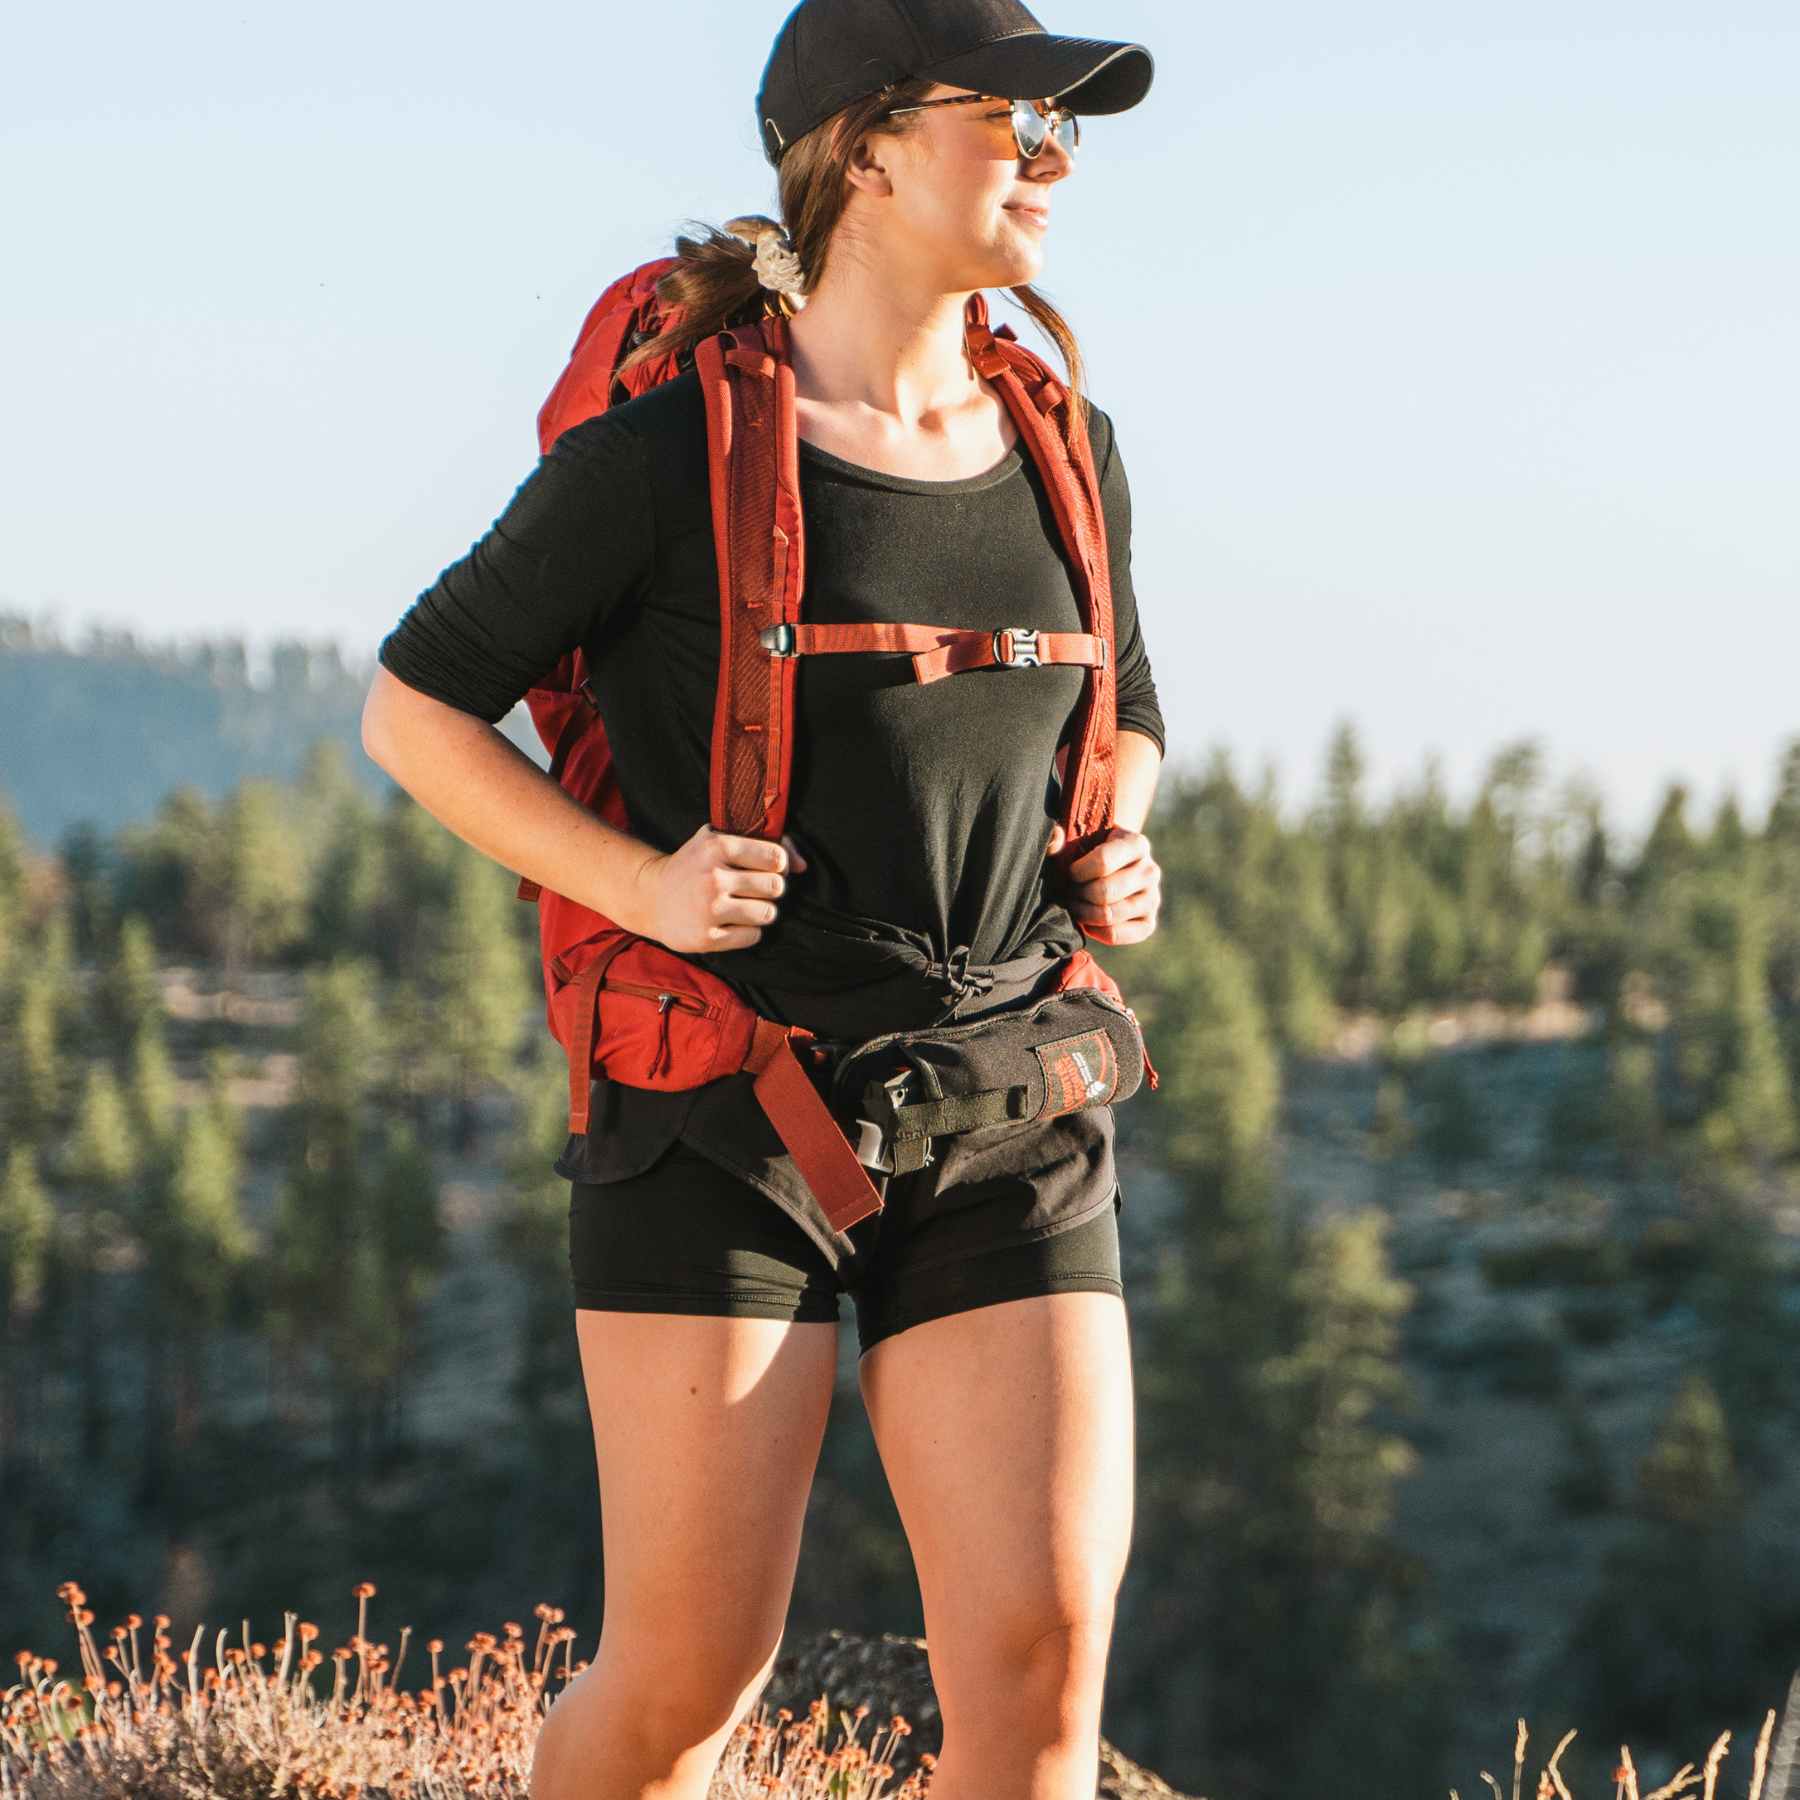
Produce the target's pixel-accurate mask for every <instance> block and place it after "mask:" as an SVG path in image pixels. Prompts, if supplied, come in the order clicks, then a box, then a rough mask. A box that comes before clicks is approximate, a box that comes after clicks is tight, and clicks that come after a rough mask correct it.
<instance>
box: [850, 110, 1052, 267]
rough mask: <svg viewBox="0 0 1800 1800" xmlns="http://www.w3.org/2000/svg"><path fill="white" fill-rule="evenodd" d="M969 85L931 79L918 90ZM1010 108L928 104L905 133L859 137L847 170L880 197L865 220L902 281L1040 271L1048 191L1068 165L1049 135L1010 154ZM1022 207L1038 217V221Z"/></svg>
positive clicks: (1014, 146)
mask: <svg viewBox="0 0 1800 1800" xmlns="http://www.w3.org/2000/svg"><path fill="white" fill-rule="evenodd" d="M974 91H975V90H973V89H970V88H959V87H949V86H946V85H944V84H942V83H939V84H938V85H936V86H934V87H933V88H932V90H931V92H930V93H928V94H927V95H925V98H926V99H927V100H937V99H942V98H945V97H947V96H949V95H953V94H967V93H972V92H974ZM1011 112H1012V103H1011V102H1010V101H1008V100H972V101H970V102H969V104H968V105H966V106H934V107H931V108H930V109H929V110H927V111H925V112H920V113H909V114H907V115H905V117H906V120H907V121H908V122H910V124H911V126H912V129H911V130H910V131H907V132H904V133H902V134H901V135H899V136H890V135H887V134H885V133H875V134H872V135H871V136H870V137H868V138H867V139H866V140H865V141H864V145H863V147H862V148H861V149H860V150H859V152H858V156H857V159H856V162H855V164H853V166H852V176H851V178H852V179H853V180H855V181H856V182H857V185H858V186H860V187H864V188H865V189H867V190H868V191H869V192H870V193H871V194H873V195H880V196H882V198H881V201H880V204H879V205H877V206H876V207H874V208H873V209H872V210H873V212H874V213H875V214H876V215H877V217H876V218H875V219H874V220H872V221H871V222H872V223H873V224H874V226H875V230H876V232H877V234H878V242H879V244H880V246H881V254H882V255H883V257H884V260H886V261H887V262H888V265H889V266H890V267H893V268H896V269H899V270H904V271H905V272H906V278H907V279H908V281H909V282H910V281H912V280H920V281H926V280H929V281H930V282H931V283H932V284H933V285H934V286H935V287H936V288H937V289H938V290H939V291H940V292H944V293H954V292H959V291H962V290H964V289H973V288H986V287H1016V286H1018V285H1019V284H1020V283H1022V282H1027V281H1032V280H1035V279H1036V278H1037V276H1038V274H1039V272H1040V271H1041V270H1042V268H1043V266H1044V251H1045V246H1046V244H1047V243H1048V241H1049V237H1050V233H1051V232H1052V231H1053V230H1054V229H1055V227H1054V225H1053V224H1052V223H1051V222H1050V219H1051V218H1052V217H1053V216H1054V214H1055V210H1056V209H1055V207H1054V206H1053V205H1052V203H1051V190H1052V189H1053V188H1054V187H1055V186H1056V184H1057V183H1058V182H1059V181H1061V180H1062V179H1063V177H1064V176H1066V175H1068V174H1070V173H1071V172H1072V171H1073V169H1074V166H1075V165H1074V160H1073V158H1072V157H1071V156H1070V154H1069V152H1068V151H1067V150H1065V149H1064V148H1063V146H1062V145H1061V144H1060V143H1059V142H1058V141H1057V139H1056V138H1055V137H1054V136H1052V137H1051V138H1050V139H1049V141H1048V142H1047V143H1046V144H1045V145H1044V148H1043V149H1042V150H1041V151H1039V152H1038V154H1037V155H1036V156H1034V157H1031V158H1029V159H1027V158H1025V157H1022V156H1020V154H1019V147H1018V144H1017V143H1016V142H1015V140H1014V138H1013V129H1012V119H1011ZM880 172H884V173H885V176H886V185H885V187H884V186H883V185H882V183H881V181H880V179H879V173H880ZM1024 206H1031V207H1037V208H1042V209H1043V210H1044V212H1045V213H1046V214H1047V215H1048V216H1047V217H1046V218H1045V220H1044V222H1043V223H1039V222H1037V221H1036V220H1034V219H1032V218H1031V217H1029V216H1027V214H1026V213H1024V212H1023V211H1021V210H1020V208H1021V207H1024Z"/></svg>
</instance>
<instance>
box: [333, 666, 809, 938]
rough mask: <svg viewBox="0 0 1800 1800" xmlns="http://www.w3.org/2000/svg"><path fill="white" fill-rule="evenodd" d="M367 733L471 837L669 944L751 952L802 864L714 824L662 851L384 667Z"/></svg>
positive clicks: (786, 847)
mask: <svg viewBox="0 0 1800 1800" xmlns="http://www.w3.org/2000/svg"><path fill="white" fill-rule="evenodd" d="M362 739H363V749H364V750H366V751H367V752H368V754H369V757H370V760H371V761H373V762H375V763H378V764H379V765H380V766H381V767H382V768H384V769H385V770H387V772H388V773H389V774H390V775H391V776H393V778H394V779H395V780H396V781H397V782H399V784H400V785H401V786H402V787H403V788H405V790H406V791H407V792H408V793H409V794H411V795H412V797H413V798H414V799H415V800H417V801H418V803H419V804H420V805H421V806H422V807H424V808H425V810H426V811H427V812H428V813H430V814H431V815H432V817H433V818H435V819H436V820H437V821H438V822H439V823H440V824H441V825H443V826H445V827H446V828H447V829H448V830H450V831H452V832H454V833H455V834H456V835H457V836H458V837H459V838H461V839H462V840H463V842H464V843H466V844H472V845H474V847H475V848H476V849H477V850H479V851H481V853H482V854H483V855H484V856H488V857H491V858H492V859H493V860H494V861H495V862H497V863H499V864H500V865H501V866H502V867H503V868H508V869H511V870H513V871H514V872H515V873H517V874H520V875H526V876H529V877H530V878H531V879H532V880H533V881H535V882H537V883H538V885H539V886H540V887H544V888H548V889H549V890H550V891H551V892H552V893H555V894H564V895H567V896H568V898H569V899H571V900H574V901H578V902H579V903H580V904H581V905H583V906H589V907H592V908H593V909H594V911H596V912H598V913H601V914H603V915H604V916H605V917H606V918H608V919H611V920H612V921H613V923H614V924H615V925H623V926H624V927H625V929H626V930H627V931H634V932H636V933H637V934H638V935H639V936H640V937H647V938H655V939H656V940H657V941H658V942H660V943H663V944H666V945H668V947H669V948H670V949H671V950H679V951H684V952H686V951H720V950H742V949H746V948H748V947H749V946H750V945H751V944H754V943H756V942H757V941H758V940H759V939H760V938H761V937H762V934H763V930H764V928H765V927H766V926H768V925H770V924H772V923H773V922H774V920H775V917H776V915H777V913H778V912H779V910H780V909H779V907H778V906H777V905H776V902H777V901H778V900H779V899H780V898H781V896H782V894H783V893H785V892H786V891H787V870H788V867H789V859H790V857H791V858H792V859H793V866H794V867H795V868H797V869H799V870H800V871H801V873H804V872H805V870H806V858H805V857H804V856H801V855H800V854H799V851H798V849H797V848H796V847H795V845H794V842H793V840H792V838H790V837H788V836H787V835H786V834H785V833H784V834H783V836H782V839H781V841H780V843H778V844H772V843H770V842H768V841H767V840H766V839H764V838H754V837H742V836H739V835H737V834H736V833H733V832H729V831H715V830H714V829H713V827H712V823H711V821H710V820H707V821H703V822H702V823H701V824H700V825H699V826H697V827H696V828H695V831H694V834H693V836H692V837H690V838H689V839H688V841H687V842H686V843H685V844H683V845H682V846H681V847H680V848H679V849H677V850H674V851H671V852H669V853H668V854H664V853H663V852H662V851H660V850H657V849H654V848H653V847H652V846H651V845H649V844H646V843H644V842H643V841H642V840H641V839H639V838H635V837H633V836H632V835H631V834H630V833H629V832H624V831H619V830H617V829H615V828H614V827H613V826H611V825H608V824H607V823H606V821H605V820H604V819H601V818H599V817H598V816H597V815H596V814H594V813H592V812H590V811H589V810H588V809H587V808H586V807H585V806H583V805H582V803H581V802H580V801H579V800H577V799H575V798H574V796H573V795H571V794H569V793H566V792H565V791H564V790H563V788H562V787H561V786H559V785H558V784H557V783H556V782H554V781H552V780H551V779H550V776H549V774H548V772H547V771H546V770H543V769H540V768H539V767H538V766H537V764H536V763H534V762H533V761H532V760H531V758H530V757H528V756H527V755H525V753H524V752H523V751H522V750H520V749H519V748H518V746H517V745H515V744H514V743H513V742H512V740H511V739H510V738H508V737H506V736H504V735H503V734H502V733H501V732H500V731H498V730H497V729H496V728H495V727H494V726H492V725H490V724H488V722H487V721H486V720H485V719H483V718H480V717H478V716H477V715H476V714H474V713H469V712H464V711H463V710H462V709H461V708H460V707H455V706H451V705H450V704H448V702H446V701H442V700H434V699H433V698H432V697H431V696H430V695H429V694H423V693H420V692H419V691H418V690H417V689H416V688H412V687H409V686H408V685H407V684H406V683H405V682H404V681H402V680H401V679H400V678H399V676H397V675H396V674H394V673H393V671H392V670H391V669H388V668H387V667H385V666H384V665H381V664H377V666H376V673H375V682H374V685H373V686H372V687H371V688H370V689H369V696H368V698H367V699H366V700H365V701H364V702H363V717H362Z"/></svg>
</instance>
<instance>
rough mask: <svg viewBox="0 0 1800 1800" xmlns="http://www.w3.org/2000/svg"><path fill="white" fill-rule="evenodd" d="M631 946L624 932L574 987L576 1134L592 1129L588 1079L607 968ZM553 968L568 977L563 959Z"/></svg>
mask: <svg viewBox="0 0 1800 1800" xmlns="http://www.w3.org/2000/svg"><path fill="white" fill-rule="evenodd" d="M630 942H631V938H630V937H629V936H628V935H627V934H625V933H623V932H621V933H620V934H619V936H618V937H617V938H615V939H614V940H613V941H612V943H610V944H608V945H607V946H606V948H605V949H604V950H602V951H601V952H600V954H599V955H598V956H596V957H595V958H594V960H593V961H592V962H591V963H589V964H588V966H587V967H586V968H585V969H583V970H582V971H581V973H580V974H579V975H577V976H576V977H575V979H574V981H573V982H572V983H571V984H570V985H571V986H572V987H573V988H574V990H575V992H576V993H577V994H579V995H580V996H581V999H580V1003H579V1004H578V1005H577V1006H576V1008H575V1021H574V1024H573V1025H572V1027H571V1028H570V1030H571V1035H570V1038H569V1129H570V1130H571V1131H574V1132H585V1131H586V1130H587V1128H588V1079H589V1076H590V1074H591V1073H592V1066H593V1060H594V1036H595V1033H596V1032H597V1030H598V1028H599V1023H600V981H601V978H602V977H603V976H604V975H605V974H606V966H607V964H608V963H610V962H611V961H612V959H613V958H614V957H615V956H617V955H618V954H619V952H620V951H621V950H623V949H624V948H625V946H626V945H627V944H629V943H630ZM551 967H552V968H554V969H556V970H557V972H558V973H559V974H563V973H564V969H565V965H563V963H562V958H561V957H560V955H559V956H557V957H554V958H552V960H551Z"/></svg>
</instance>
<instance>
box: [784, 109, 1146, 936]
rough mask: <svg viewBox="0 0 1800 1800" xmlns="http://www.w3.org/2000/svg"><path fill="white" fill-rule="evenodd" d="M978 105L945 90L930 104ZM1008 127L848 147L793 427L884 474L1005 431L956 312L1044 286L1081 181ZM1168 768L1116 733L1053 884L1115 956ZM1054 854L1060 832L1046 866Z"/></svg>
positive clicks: (798, 341) (803, 316)
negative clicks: (841, 447) (1105, 819)
mask: <svg viewBox="0 0 1800 1800" xmlns="http://www.w3.org/2000/svg"><path fill="white" fill-rule="evenodd" d="M973 91H974V90H972V89H969V88H960V87H953V86H949V85H947V84H945V83H938V84H937V85H935V86H934V87H933V88H932V89H931V90H930V92H929V93H927V94H925V95H924V96H923V98H924V99H927V100H935V99H939V98H943V97H946V96H949V95H952V94H966V93H970V92H973ZM1009 114H1010V106H1009V103H1008V102H1007V101H1005V100H994V101H991V102H988V103H981V102H976V103H973V104H971V105H968V106H938V107H932V108H930V109H929V110H927V111H925V112H919V113H911V114H908V115H906V119H907V121H908V122H909V123H910V125H911V127H912V129H911V130H909V131H906V132H903V133H901V134H899V135H897V136H896V135H889V134H887V133H883V132H871V133H869V134H867V135H865V136H864V137H863V138H862V139H861V140H860V142H859V143H858V144H857V146H856V148H855V151H854V153H853V155H852V157H851V159H850V166H849V168H848V170H847V172H846V177H845V179H846V180H847V182H848V183H849V185H850V189H851V191H850V193H849V194H848V196H847V197H846V200H845V206H844V212H843V216H842V218H841V219H840V220H839V222H838V225H837V228H836V230H835V232H834V233H833V236H832V242H831V253H830V256H829V258H828V259H827V261H826V264H825V267H824V269H823V271H822V272H821V273H820V275H819V277H818V280H817V282H816V284H815V285H814V286H813V288H812V289H811V291H810V292H809V293H808V295H807V297H806V303H805V305H804V306H803V307H802V308H801V310H800V311H799V312H798V313H797V314H796V315H795V316H794V318H793V319H792V321H791V324H790V334H791V339H792V357H793V365H794V378H795V390H796V407H797V410H798V413H799V416H800V422H801V423H802V425H807V424H809V423H810V424H813V425H817V426H824V427H826V428H827V429H836V430H837V431H839V432H841V433H842V434H843V435H844V436H845V437H847V438H849V439H852V440H854V441H857V442H859V443H863V444H868V445H871V446H874V447H875V452H874V454H875V455H877V456H879V457H880V459H881V461H882V462H883V463H884V464H885V465H886V466H894V465H895V464H897V463H899V462H901V461H902V460H903V459H904V452H905V449H906V447H907V446H908V445H912V444H916V443H917V442H918V441H919V440H920V439H921V438H926V439H932V438H936V439H940V440H942V441H944V442H945V443H946V444H959V443H961V444H967V443H969V442H971V441H976V442H978V441H979V440H980V436H981V434H982V432H983V431H984V430H985V431H988V432H990V433H995V434H998V433H999V432H1000V431H1001V430H1002V426H1003V421H1004V419H1005V407H1004V402H1003V401H1002V400H1001V399H1000V397H999V396H998V395H997V394H996V393H995V392H994V391H993V389H992V388H991V387H990V386H989V385H988V384H987V383H986V382H984V381H983V380H982V379H981V377H980V376H979V375H978V374H977V373H976V371H975V368H974V365H973V364H972V363H971V362H970V361H969V359H968V356H967V354H966V347H965V342H964V333H963V309H964V306H965V305H966V303H967V301H968V298H969V296H970V295H971V294H972V293H975V292H977V291H979V290H983V289H988V288H1010V287H1018V286H1020V285H1022V284H1024V283H1026V282H1032V281H1036V280H1037V279H1038V277H1039V276H1040V274H1041V273H1042V272H1043V267H1044V260H1045V256H1046V252H1047V248H1048V245H1049V241H1050V238H1051V236H1052V235H1053V233H1054V229H1055V226H1054V219H1055V216H1056V204H1055V189H1056V186H1057V184H1058V183H1059V182H1060V181H1062V180H1063V179H1064V178H1065V177H1066V176H1068V175H1070V174H1072V173H1073V172H1074V169H1075V159H1074V158H1073V157H1072V156H1071V155H1070V153H1069V151H1068V150H1066V149H1065V148H1064V147H1063V145H1062V144H1061V143H1060V142H1059V141H1058V140H1057V139H1056V138H1055V137H1054V136H1052V137H1051V138H1050V139H1049V141H1048V142H1047V143H1046V144H1045V146H1044V148H1043V150H1042V151H1041V152H1040V153H1039V154H1038V155H1037V156H1035V157H1030V158H1027V157H1022V156H1020V155H1019V151H1018V145H1017V143H1016V142H1015V141H1014V138H1013V132H1012V124H1011V121H1010V117H1009ZM1020 204H1030V205H1041V206H1045V207H1047V208H1048V210H1049V214H1050V219H1051V221H1052V223H1051V224H1050V225H1049V226H1048V227H1047V228H1046V227H1045V226H1041V225H1038V224H1036V223H1034V222H1033V221H1032V220H1030V219H1027V218H1025V217H1023V216H1022V215H1021V214H1020V213H1019V212H1018V211H1016V210H1012V209H1013V208H1015V207H1016V206H1018V205H1020ZM999 441H1001V440H1000V438H999V436H998V435H996V436H995V442H999ZM1008 441H1010V438H1009V439H1008ZM973 460H974V461H976V462H977V463H979V462H980V460H981V459H980V458H979V457H976V458H974V459H973ZM1161 760H1162V759H1161V755H1160V753H1159V752H1158V750H1157V748H1156V744H1155V740H1154V739H1151V738H1148V737H1146V736H1144V735H1143V733H1141V732H1134V731H1121V732H1120V733H1119V735H1118V775H1117V782H1116V797H1115V803H1114V819H1115V824H1114V825H1113V827H1112V830H1111V831H1110V832H1109V834H1108V835H1107V837H1106V838H1105V839H1103V840H1102V841H1101V842H1100V843H1099V844H1097V845H1095V846H1094V847H1093V848H1092V849H1090V850H1088V851H1087V852H1086V853H1085V854H1084V855H1082V856H1081V857H1079V858H1077V859H1076V860H1075V861H1074V862H1073V863H1071V864H1070V865H1069V866H1068V867H1067V869H1061V868H1058V867H1056V866H1054V865H1053V866H1052V868H1051V869H1050V871H1049V872H1048V873H1047V875H1046V881H1047V883H1048V885H1050V887H1051V889H1052V891H1053V892H1054V893H1055V894H1056V895H1057V897H1058V898H1059V899H1061V900H1062V901H1063V903H1064V904H1065V905H1066V906H1068V908H1069V910H1070V912H1071V914H1072V915H1073V916H1074V917H1075V918H1076V920H1077V921H1078V922H1080V923H1081V924H1083V925H1089V926H1098V927H1100V928H1101V929H1102V930H1103V932H1104V934H1105V935H1104V941H1105V942H1107V943H1110V944H1134V943H1138V942H1140V941H1141V940H1142V939H1144V938H1146V937H1148V936H1149V935H1150V933H1151V932H1153V931H1154V930H1155V929H1156V919H1157V913H1158V910H1159V908H1160V906H1161V902H1162V871H1161V869H1160V868H1159V867H1158V865H1157V863H1156V861H1155V859H1154V857H1153V856H1152V855H1151V851H1150V840H1149V839H1148V838H1147V837H1146V836H1145V835H1144V833H1143V831H1142V829H1141V828H1142V826H1143V823H1144V821H1145V819H1146V818H1147V817H1148V814H1149V810H1150V801H1151V798H1152V796H1153V794H1154V792H1155V787H1156V775H1157V770H1158V768H1159V767H1160V764H1161ZM1062 844H1063V834H1062V828H1061V826H1060V825H1057V826H1055V827H1053V829H1052V832H1051V837H1050V843H1049V848H1048V851H1047V853H1046V854H1047V855H1049V856H1054V855H1055V854H1056V853H1057V851H1058V850H1060V849H1061V847H1062Z"/></svg>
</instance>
